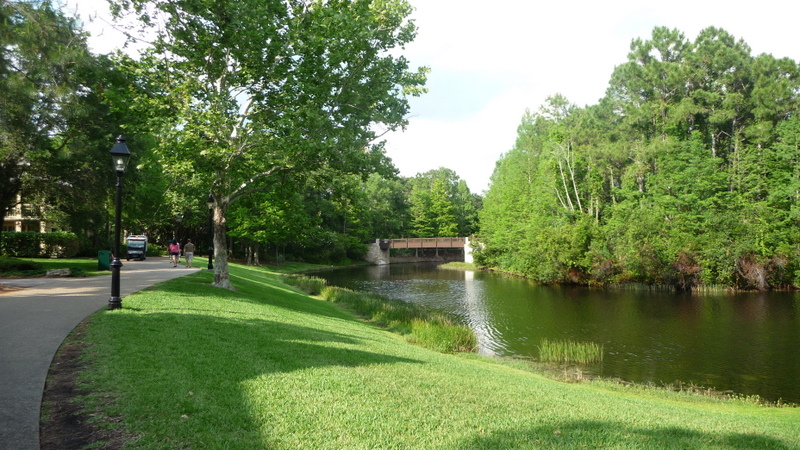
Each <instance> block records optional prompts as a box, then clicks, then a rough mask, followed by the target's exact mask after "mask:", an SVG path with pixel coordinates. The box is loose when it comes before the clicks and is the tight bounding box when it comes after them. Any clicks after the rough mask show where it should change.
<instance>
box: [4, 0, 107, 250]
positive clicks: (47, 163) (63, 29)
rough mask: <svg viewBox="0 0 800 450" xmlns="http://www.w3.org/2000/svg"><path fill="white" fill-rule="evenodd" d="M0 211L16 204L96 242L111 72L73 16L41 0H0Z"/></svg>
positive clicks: (101, 229) (101, 232)
mask: <svg viewBox="0 0 800 450" xmlns="http://www.w3.org/2000/svg"><path fill="white" fill-rule="evenodd" d="M0 48H2V52H0V92H2V102H0V216H5V215H6V213H7V211H8V210H9V209H10V208H12V207H15V206H18V204H19V202H20V199H21V201H22V202H23V203H24V205H25V210H26V212H29V213H31V214H32V215H35V216H37V217H41V218H43V219H45V220H47V222H48V223H49V224H50V225H51V227H53V228H56V229H61V230H69V231H73V232H76V233H79V234H81V235H84V236H88V237H89V238H90V239H91V240H92V241H93V242H92V244H93V245H94V246H95V247H101V246H105V244H106V243H105V242H103V241H104V238H103V237H104V236H105V235H106V234H107V230H106V228H105V225H106V223H107V214H106V208H105V206H106V205H105V203H106V201H107V198H108V197H107V195H106V191H104V190H102V189H97V186H108V185H113V182H112V178H113V172H112V171H111V170H110V164H109V157H108V149H109V148H110V143H113V140H112V137H113V133H114V132H115V131H117V130H118V128H117V126H116V125H115V124H116V123H118V122H119V121H120V116H118V115H116V114H114V113H112V112H110V111H109V109H108V107H107V106H106V105H104V104H103V102H102V99H103V90H104V86H105V85H107V84H110V83H113V82H114V80H115V75H114V70H113V66H112V65H111V63H110V61H109V60H108V58H105V57H99V56H95V55H92V54H91V53H90V52H89V50H88V47H87V44H86V35H85V33H83V32H82V31H81V29H80V27H79V24H78V23H77V22H76V21H75V20H74V19H73V18H70V17H67V16H65V15H64V14H63V13H62V12H61V11H59V10H57V9H55V8H54V6H53V5H52V4H51V3H50V2H21V1H20V2H16V1H3V2H0Z"/></svg>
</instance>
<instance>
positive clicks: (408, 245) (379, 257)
mask: <svg viewBox="0 0 800 450" xmlns="http://www.w3.org/2000/svg"><path fill="white" fill-rule="evenodd" d="M449 248H457V249H461V250H462V251H461V252H460V254H461V257H462V258H463V261H465V262H472V248H471V247H470V246H469V238H465V237H437V238H408V239H376V240H375V243H373V244H370V250H369V253H368V254H367V255H366V256H365V259H366V260H367V261H370V262H372V263H373V264H389V263H391V262H392V261H394V262H414V261H422V260H425V261H427V260H431V261H440V260H441V257H445V256H446V255H452V252H445V253H444V254H441V257H440V253H439V249H449ZM391 249H415V251H414V256H391V255H390V253H389V250H391ZM425 249H435V250H436V254H435V255H431V254H430V253H429V254H427V255H420V253H424V250H425Z"/></svg>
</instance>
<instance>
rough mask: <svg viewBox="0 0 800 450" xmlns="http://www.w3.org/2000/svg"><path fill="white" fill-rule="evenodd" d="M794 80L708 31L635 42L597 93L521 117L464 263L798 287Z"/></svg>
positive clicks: (557, 273)
mask: <svg viewBox="0 0 800 450" xmlns="http://www.w3.org/2000/svg"><path fill="white" fill-rule="evenodd" d="M799 76H800V68H798V65H797V63H796V62H794V61H791V60H789V59H776V58H774V57H772V56H771V55H768V54H762V55H758V56H752V55H751V53H750V48H749V47H748V46H747V44H746V43H745V42H744V41H742V40H739V39H736V38H734V37H733V36H731V35H730V34H729V33H727V32H726V31H724V30H721V29H718V28H714V27H710V28H707V29H705V30H703V31H701V32H700V33H699V35H698V36H697V38H696V39H695V40H694V41H693V42H690V41H688V40H687V39H686V38H685V37H684V35H683V33H681V32H680V31H678V30H674V29H668V28H664V27H658V28H655V29H654V30H653V32H652V35H651V37H650V39H647V40H642V39H635V40H633V41H632V43H631V48H630V53H629V54H628V60H627V62H624V63H623V64H621V65H619V66H617V67H616V69H615V70H614V72H613V74H612V75H611V79H610V82H609V86H608V89H607V92H606V95H605V97H604V98H602V99H601V100H600V102H599V103H598V104H597V105H591V106H586V107H584V108H579V107H577V106H575V105H572V104H570V103H569V102H568V101H567V100H566V99H565V98H564V97H563V96H561V95H554V96H552V97H551V98H550V99H548V102H547V103H546V104H545V105H544V106H543V107H542V108H541V109H540V110H539V111H538V112H535V113H532V112H528V113H526V115H525V116H524V117H523V118H522V122H521V124H520V126H519V128H518V138H517V142H516V144H515V146H514V148H513V149H511V150H510V151H509V152H508V153H506V154H505V155H503V157H502V158H501V159H500V160H499V161H498V163H497V166H496V168H495V171H494V174H493V176H492V184H491V187H490V189H489V191H488V192H487V196H486V199H485V202H484V204H485V208H484V210H483V211H482V212H481V221H480V224H481V230H482V233H481V235H482V238H483V242H484V244H485V248H484V251H483V252H481V254H480V255H479V259H478V260H479V261H480V262H481V263H483V264H485V265H490V266H498V267H500V268H503V269H505V270H509V271H513V272H518V273H521V274H524V275H527V276H530V277H532V278H535V279H537V280H539V281H542V282H545V283H571V282H575V283H583V284H613V283H627V282H641V283H646V284H660V285H668V286H674V287H676V288H678V289H692V288H696V287H698V286H709V285H722V286H732V287H736V288H743V289H753V288H755V289H765V288H770V287H772V288H780V287H786V286H798V285H800V275H798V274H800V266H798V256H800V235H798V233H797V229H798V228H797V225H798V222H797V220H798V215H797V211H798V203H797V202H798V198H800V197H798V196H799V195H800V190H798V185H797V183H798V176H799V175H800V173H798V171H797V167H798V166H797V164H796V162H797V159H796V158H797V147H796V144H797V131H798V117H797V116H798V105H800V96H798V93H800V84H799V83H800V81H799V79H798V77H799Z"/></svg>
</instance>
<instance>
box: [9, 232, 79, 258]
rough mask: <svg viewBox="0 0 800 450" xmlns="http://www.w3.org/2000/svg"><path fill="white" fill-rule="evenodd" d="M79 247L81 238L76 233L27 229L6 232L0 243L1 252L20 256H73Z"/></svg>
mask: <svg viewBox="0 0 800 450" xmlns="http://www.w3.org/2000/svg"><path fill="white" fill-rule="evenodd" d="M79 248H80V247H79V240H78V237H77V236H76V235H75V234H74V233H67V232H63V231H61V232H53V233H36V232H32V231H26V232H21V233H6V234H5V236H4V238H3V241H2V242H1V243H0V254H3V255H8V256H14V257H20V258H37V257H47V258H50V257H58V258H71V257H73V256H75V255H77V254H78V251H79Z"/></svg>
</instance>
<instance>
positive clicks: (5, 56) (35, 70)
mask: <svg viewBox="0 0 800 450" xmlns="http://www.w3.org/2000/svg"><path fill="white" fill-rule="evenodd" d="M112 3H113V5H112V10H113V11H116V12H117V14H118V15H119V16H118V19H127V20H128V21H130V22H137V21H139V22H141V24H142V25H143V26H149V25H153V24H156V23H164V24H168V25H169V26H168V27H167V28H163V29H162V28H159V29H157V30H154V33H155V37H154V38H153V39H150V40H149V41H152V45H150V46H148V47H147V48H145V49H144V50H142V51H140V53H139V54H138V55H136V56H130V55H127V54H124V53H117V54H113V55H95V54H93V53H92V52H91V51H90V49H89V47H88V45H87V34H86V33H85V32H84V31H83V29H82V28H81V25H80V22H79V21H77V20H76V19H74V18H72V17H70V16H69V15H66V14H65V13H64V11H62V10H60V9H58V5H55V4H53V3H50V2H23V1H4V2H2V3H0V44H2V48H3V52H2V54H0V91H2V93H3V101H2V102H1V103H0V215H3V214H7V213H8V212H9V211H10V210H12V209H13V208H15V207H17V206H20V203H22V204H23V205H24V209H25V211H26V213H27V214H26V215H27V216H30V217H36V218H39V219H41V220H43V221H46V222H47V224H48V228H49V229H54V230H59V231H65V232H72V233H74V234H75V235H76V236H77V237H78V241H79V243H80V248H79V249H78V250H77V252H78V254H80V255H84V256H95V255H97V252H98V250H101V249H108V248H111V246H112V242H111V239H112V236H113V233H112V231H113V230H112V226H111V223H112V221H113V217H114V207H115V206H114V197H113V195H114V186H115V180H116V174H115V172H114V171H113V170H112V168H111V164H110V155H109V150H110V148H111V147H112V145H113V144H114V141H115V138H116V137H117V136H118V135H119V134H124V135H125V137H126V139H127V145H128V147H129V149H130V151H131V153H132V156H131V161H130V163H129V165H128V170H126V172H125V174H124V177H123V180H124V182H123V198H124V200H123V206H122V228H123V230H122V232H123V235H124V234H125V233H129V232H130V233H135V234H146V235H148V236H149V238H150V242H151V245H152V246H153V247H156V246H158V245H165V244H166V243H167V241H169V240H172V239H177V240H179V241H181V242H185V241H186V239H192V240H193V241H194V242H195V243H196V245H197V247H198V252H199V253H201V254H205V253H206V252H207V250H208V249H209V248H210V247H213V248H214V249H215V251H216V255H215V267H216V269H217V273H216V274H215V284H216V285H219V286H221V287H229V283H228V282H227V269H226V261H227V258H228V257H232V258H237V259H240V258H241V259H245V260H247V261H249V262H251V263H253V264H257V263H259V262H260V261H263V262H266V261H271V260H279V261H280V260H284V259H290V260H303V261H309V262H319V263H337V262H347V261H349V260H354V259H358V258H360V257H361V256H363V255H364V254H365V253H366V243H367V242H370V241H374V240H375V239H377V238H398V237H415V236H424V237H436V236H455V235H464V236H465V235H469V234H472V233H474V232H475V231H476V229H477V211H478V209H479V208H480V200H481V199H480V197H479V196H477V195H474V194H472V193H471V192H470V191H469V189H468V187H467V185H466V183H465V182H464V181H463V180H460V179H459V177H458V176H457V175H456V174H455V173H454V172H453V171H451V170H449V169H445V168H440V169H437V170H432V171H430V172H426V173H424V174H419V175H417V176H415V177H411V178H405V177H399V176H397V169H396V168H395V167H394V165H393V164H392V162H391V161H390V160H389V158H387V157H386V155H385V152H384V150H383V144H382V142H381V140H380V139H379V137H378V136H377V135H376V132H375V131H374V128H380V129H384V130H391V129H395V128H399V127H402V126H404V125H405V123H406V116H407V113H408V104H407V98H408V97H409V96H414V95H419V94H421V93H423V92H424V87H423V86H424V82H425V73H426V71H427V69H426V68H417V69H412V68H410V67H409V65H408V62H407V61H406V60H405V59H404V58H402V57H400V56H398V55H395V54H393V53H391V52H390V50H391V49H392V48H394V47H397V46H402V45H403V44H405V43H407V42H409V41H410V40H412V39H413V37H414V35H415V33H416V28H415V26H414V24H413V21H410V20H408V19H407V16H408V15H409V14H410V12H411V8H410V5H408V4H407V2H405V1H403V0H397V1H392V2H371V1H365V2H361V1H344V2H334V3H329V2H328V3H326V2H322V3H314V4H313V5H312V4H309V5H305V6H303V5H294V4H290V3H285V2H263V1H260V0H247V1H245V0H226V1H220V2H217V3H218V4H216V6H215V8H214V9H213V10H209V9H203V8H200V9H197V8H196V7H195V5H194V3H193V2H191V1H188V0H187V1H184V0H179V1H176V2H173V3H174V5H173V6H174V8H166V9H158V8H154V9H153V11H154V13H157V14H159V19H158V20H155V19H154V20H151V18H150V17H149V16H148V15H146V14H145V15H142V16H140V15H138V12H140V11H146V10H148V7H149V6H153V5H155V3H157V2H155V1H154V0H135V1H133V2H123V1H113V2H112ZM276 8H277V9H276ZM278 10H280V11H281V13H280V14H279V13H278V12H276V11H278ZM220 11H222V12H225V14H222V13H220ZM126 14H128V15H126ZM232 18H235V19H236V20H230V19H232ZM173 19H174V20H173ZM273 19H274V20H273ZM278 19H280V20H278ZM197 24H204V25H203V26H195V25H197ZM309 24H314V26H309ZM287 30H288V31H287ZM201 44H202V46H201ZM265 46H266V47H265ZM187 49H190V51H187ZM265 55H266V56H265ZM164 74H169V76H167V77H165V76H164ZM233 105H236V106H235V107H234V106H233ZM245 105H246V107H245ZM4 235H5V238H6V242H7V244H8V245H10V246H14V247H15V248H16V247H19V246H20V245H21V244H18V243H19V242H21V241H20V239H21V236H17V237H16V239H13V238H11V236H10V233H8V232H5V233H0V240H2V239H3V236H4ZM0 249H4V250H0V251H5V252H6V253H14V252H13V251H11V250H9V247H8V246H6V247H3V246H2V245H0ZM259 256H260V257H259ZM259 260H260V261H259Z"/></svg>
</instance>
